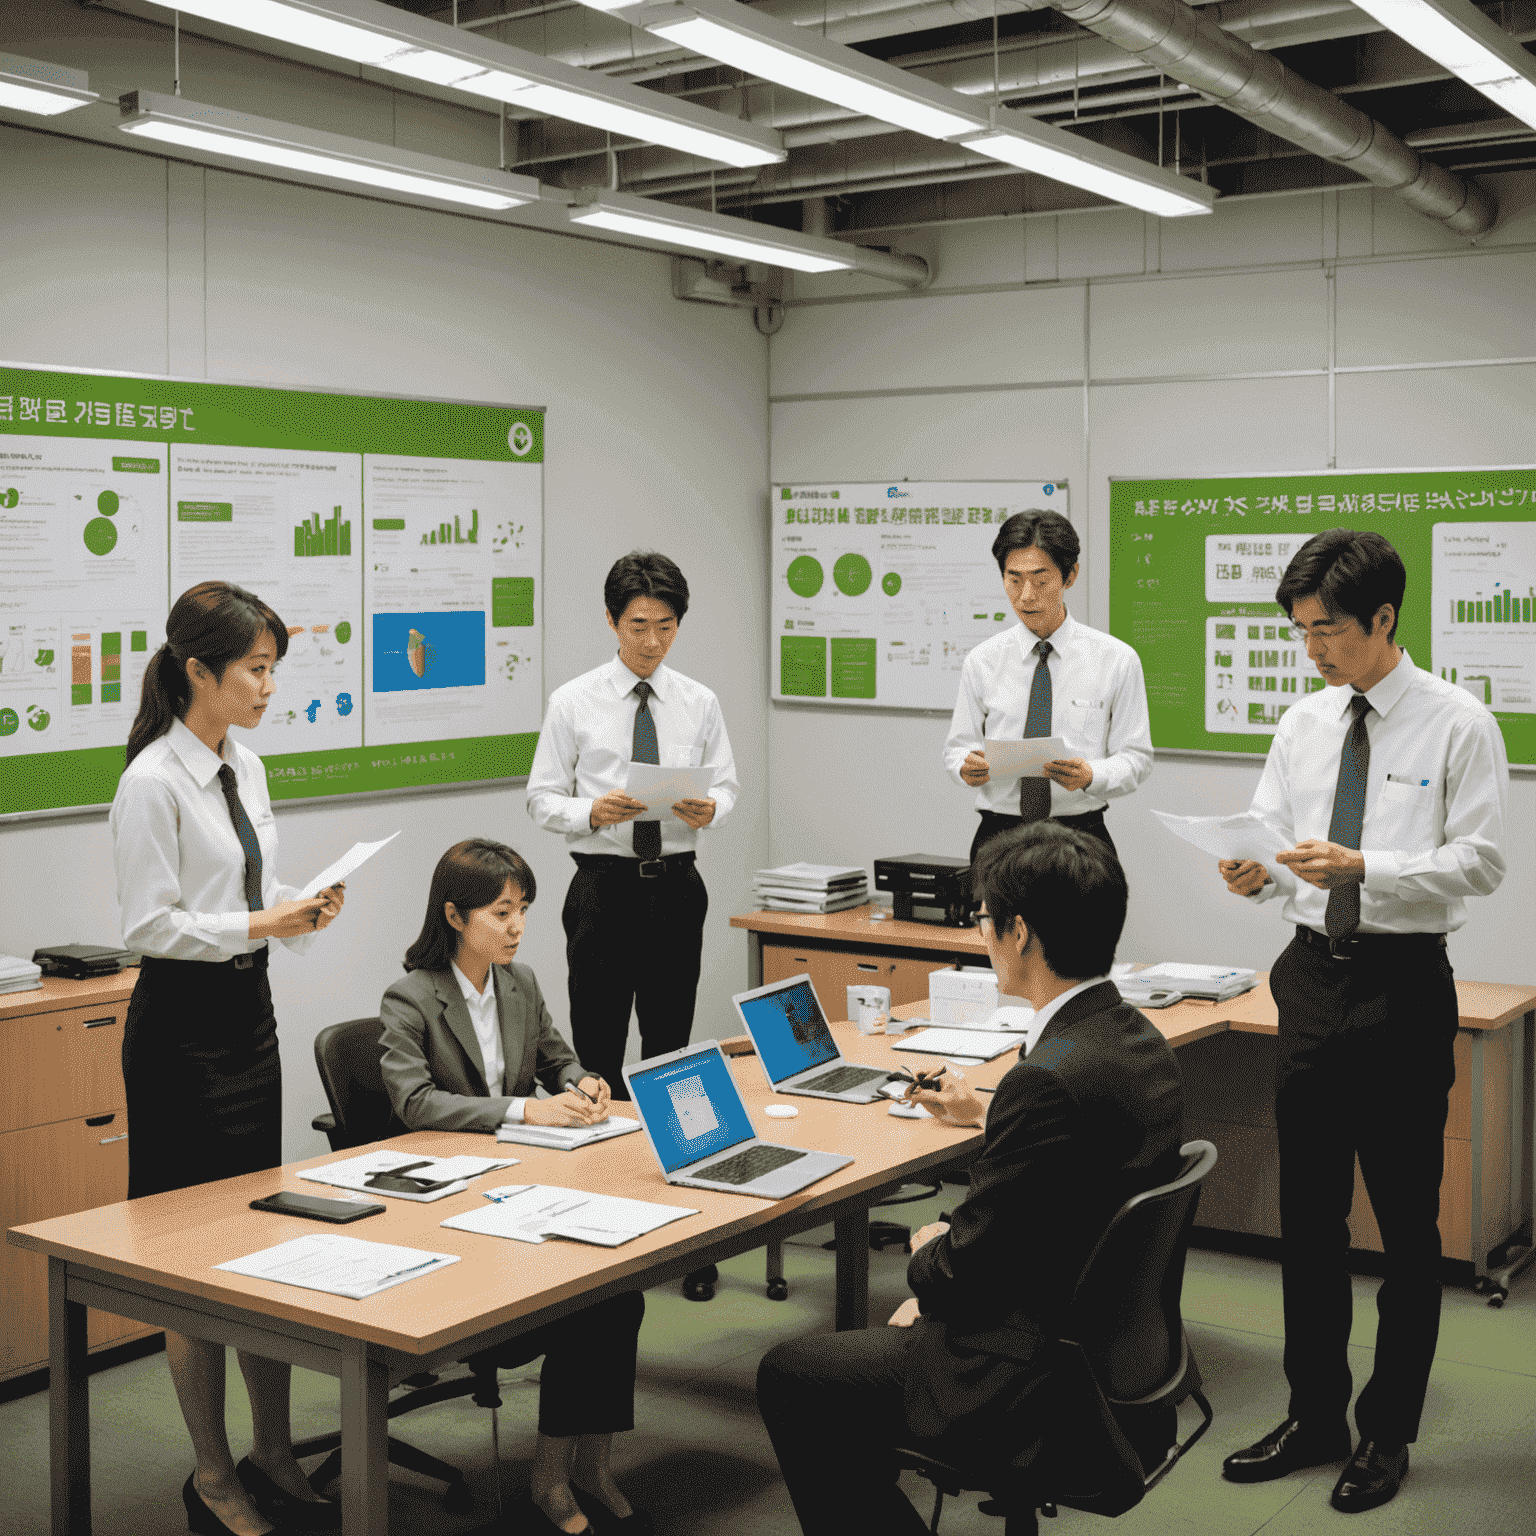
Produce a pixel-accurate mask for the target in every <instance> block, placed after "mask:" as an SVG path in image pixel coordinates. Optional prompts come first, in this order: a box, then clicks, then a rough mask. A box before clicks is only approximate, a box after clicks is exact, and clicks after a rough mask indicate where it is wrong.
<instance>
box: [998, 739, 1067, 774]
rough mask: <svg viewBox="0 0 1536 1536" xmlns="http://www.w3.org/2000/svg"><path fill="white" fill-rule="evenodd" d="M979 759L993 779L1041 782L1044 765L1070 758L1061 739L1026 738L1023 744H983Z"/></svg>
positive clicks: (1016, 742)
mask: <svg viewBox="0 0 1536 1536" xmlns="http://www.w3.org/2000/svg"><path fill="white" fill-rule="evenodd" d="M981 751H982V756H983V757H985V758H986V760H987V771H988V773H990V774H991V776H992V777H993V778H994V779H1043V778H1044V777H1045V765H1046V764H1047V763H1054V762H1056V761H1057V759H1059V758H1065V757H1071V756H1072V754H1071V753H1070V752H1069V751H1068V750H1067V744H1066V742H1065V741H1064V740H1062V738H1061V737H1060V736H1026V737H1025V738H1024V740H1023V741H984V742H982V744H981Z"/></svg>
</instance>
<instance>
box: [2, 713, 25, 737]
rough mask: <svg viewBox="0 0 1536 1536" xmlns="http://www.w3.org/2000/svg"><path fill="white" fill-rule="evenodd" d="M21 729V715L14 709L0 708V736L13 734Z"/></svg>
mask: <svg viewBox="0 0 1536 1536" xmlns="http://www.w3.org/2000/svg"><path fill="white" fill-rule="evenodd" d="M20 729H21V716H20V715H18V714H17V713H16V711H15V710H14V709H0V736H14V735H15V734H16V732H17V731H18V730H20Z"/></svg>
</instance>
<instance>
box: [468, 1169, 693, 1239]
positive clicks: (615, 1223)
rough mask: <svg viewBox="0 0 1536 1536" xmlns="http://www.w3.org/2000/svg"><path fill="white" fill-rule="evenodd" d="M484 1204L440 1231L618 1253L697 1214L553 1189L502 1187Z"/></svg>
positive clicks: (489, 1194) (689, 1209)
mask: <svg viewBox="0 0 1536 1536" xmlns="http://www.w3.org/2000/svg"><path fill="white" fill-rule="evenodd" d="M485 1198H486V1199H487V1200H489V1201H491V1204H490V1205H488V1206H485V1207H484V1208H482V1209H480V1210H477V1211H466V1212H465V1213H464V1214H463V1215H462V1216H450V1217H449V1218H448V1219H447V1221H445V1222H442V1223H441V1225H442V1226H445V1227H452V1228H454V1229H455V1230H456V1231H459V1232H479V1233H482V1234H483V1235H484V1236H486V1237H511V1238H515V1239H516V1240H517V1241H518V1242H520V1243H542V1242H543V1241H544V1239H545V1238H546V1237H565V1238H571V1239H572V1240H574V1241H576V1242H580V1243H596V1244H597V1245H598V1246H599V1247H602V1248H617V1247H618V1246H619V1244H620V1243H627V1242H628V1241H629V1240H630V1239H631V1238H633V1237H639V1236H641V1235H642V1234H643V1233H646V1232H654V1231H655V1230H656V1229H657V1228H658V1227H664V1226H666V1225H667V1223H668V1222H670V1221H677V1220H679V1219H680V1218H681V1217H683V1216H697V1215H698V1214H699V1213H698V1211H697V1209H695V1208H694V1207H692V1206H686V1205H655V1204H653V1203H652V1202H651V1201H649V1200H621V1199H619V1197H618V1196H616V1195H593V1194H588V1193H587V1191H586V1190H583V1189H560V1188H558V1187H557V1186H556V1185H553V1184H504V1185H503V1186H502V1187H501V1188H500V1189H488V1190H487V1191H486V1192H485Z"/></svg>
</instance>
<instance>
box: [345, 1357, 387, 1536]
mask: <svg viewBox="0 0 1536 1536" xmlns="http://www.w3.org/2000/svg"><path fill="white" fill-rule="evenodd" d="M388 1401H389V1372H388V1371H387V1370H386V1369H385V1368H384V1365H383V1364H382V1363H381V1362H380V1361H378V1360H376V1359H374V1358H373V1357H372V1355H371V1354H370V1352H369V1349H368V1346H367V1345H366V1344H365V1343H363V1342H361V1341H351V1340H349V1341H348V1343H347V1346H346V1348H345V1350H344V1351H343V1353H342V1357H341V1529H342V1536H387V1533H388V1531H389V1420H388V1417H387V1415H386V1409H387V1406H388Z"/></svg>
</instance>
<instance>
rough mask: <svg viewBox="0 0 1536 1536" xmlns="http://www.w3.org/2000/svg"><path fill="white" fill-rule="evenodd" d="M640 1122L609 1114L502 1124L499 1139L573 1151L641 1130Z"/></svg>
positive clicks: (531, 1145)
mask: <svg viewBox="0 0 1536 1536" xmlns="http://www.w3.org/2000/svg"><path fill="white" fill-rule="evenodd" d="M639 1129H640V1122H639V1121H638V1120H632V1119H630V1118H629V1116H627V1115H609V1116H608V1117H607V1119H605V1120H599V1121H598V1122H597V1123H596V1124H595V1125H529V1124H528V1123H527V1122H526V1121H524V1122H523V1123H522V1124H521V1125H498V1126H497V1127H496V1140H497V1141H510V1142H515V1143H516V1144H517V1145H519V1146H524V1147H553V1148H554V1149H555V1151H557V1152H572V1151H574V1150H575V1149H576V1148H577V1147H590V1146H591V1145H592V1143H593V1142H594V1141H609V1140H611V1139H612V1138H613V1137H615V1136H627V1135H629V1133H630V1132H631V1131H638V1130H639Z"/></svg>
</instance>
